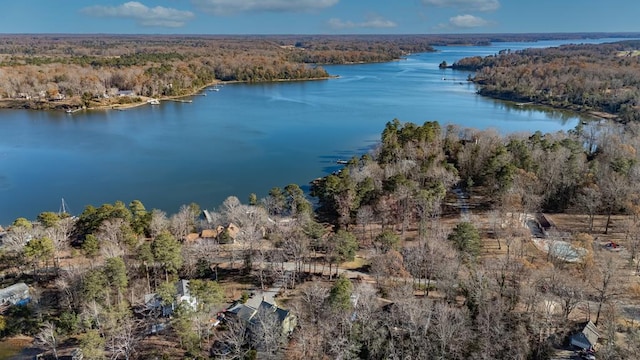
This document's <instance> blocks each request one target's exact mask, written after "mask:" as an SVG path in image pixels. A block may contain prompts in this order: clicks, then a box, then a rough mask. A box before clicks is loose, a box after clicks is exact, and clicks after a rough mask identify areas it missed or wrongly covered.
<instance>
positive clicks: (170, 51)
mask: <svg viewBox="0 0 640 360" xmlns="http://www.w3.org/2000/svg"><path fill="white" fill-rule="evenodd" d="M636 35H638V34H511V35H510V34H480V35H469V34H465V35H348V36H325V35H280V36H205V35H200V36H196V35H182V36H179V35H172V36H165V35H162V36H157V35H153V36H152V35H2V36H0V98H32V99H34V98H38V99H59V98H60V97H61V96H62V95H64V96H65V97H67V98H70V97H73V98H76V99H78V98H80V97H81V96H82V97H84V98H85V99H89V98H91V96H94V97H96V96H101V95H103V94H109V93H112V94H113V93H114V92H115V91H117V90H132V91H134V92H135V93H136V95H142V96H150V97H156V96H175V95H184V94H188V93H191V92H193V91H194V90H196V89H198V88H201V87H202V86H205V85H207V84H209V83H212V82H214V81H217V80H220V81H246V82H264V81H275V80H297V79H311V78H324V77H328V76H329V74H328V73H327V72H326V71H325V70H324V69H323V68H322V67H320V66H318V64H347V63H370V62H382V61H391V60H394V59H399V58H401V57H403V56H406V55H407V54H410V53H415V52H425V51H433V50H434V49H433V48H432V45H449V44H451V45H461V44H463V45H482V44H489V43H491V42H493V41H535V40H540V39H567V38H586V37H602V36H609V37H612V36H620V37H625V36H627V37H628V36H636Z"/></svg>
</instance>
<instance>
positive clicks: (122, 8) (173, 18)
mask: <svg viewBox="0 0 640 360" xmlns="http://www.w3.org/2000/svg"><path fill="white" fill-rule="evenodd" d="M81 11H82V12H83V13H85V14H87V15H91V16H96V17H120V18H130V19H135V20H136V21H137V22H138V24H140V25H142V26H161V27H172V28H176V27H181V26H184V24H185V23H186V22H187V21H189V20H191V19H192V18H193V17H194V16H195V15H194V14H193V13H192V12H191V11H183V10H177V9H172V8H166V7H162V6H156V7H153V8H150V7H148V6H146V5H144V4H142V3H139V2H137V1H130V2H127V3H124V4H122V5H118V6H101V5H95V6H90V7H86V8H84V9H82V10H81Z"/></svg>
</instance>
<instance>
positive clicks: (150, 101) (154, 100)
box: [147, 99, 160, 105]
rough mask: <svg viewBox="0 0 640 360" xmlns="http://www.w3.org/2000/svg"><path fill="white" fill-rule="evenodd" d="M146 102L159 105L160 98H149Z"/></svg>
mask: <svg viewBox="0 0 640 360" xmlns="http://www.w3.org/2000/svg"><path fill="white" fill-rule="evenodd" d="M147 103H149V104H151V105H160V100H158V99H150V100H147Z"/></svg>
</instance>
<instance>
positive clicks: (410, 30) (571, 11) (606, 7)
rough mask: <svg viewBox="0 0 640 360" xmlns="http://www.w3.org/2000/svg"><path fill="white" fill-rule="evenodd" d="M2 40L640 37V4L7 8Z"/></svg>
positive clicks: (79, 2)
mask: <svg viewBox="0 0 640 360" xmlns="http://www.w3.org/2000/svg"><path fill="white" fill-rule="evenodd" d="M0 10H1V12H2V13H1V15H0V33H116V34H433V33H528V32H640V25H638V24H640V22H638V20H637V16H638V15H639V14H640V1H637V0H606V1H605V0H137V1H126V0H124V1H123V0H58V1H55V0H22V1H16V0H3V1H2V7H1V8H0Z"/></svg>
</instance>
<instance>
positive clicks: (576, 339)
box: [570, 320, 600, 350]
mask: <svg viewBox="0 0 640 360" xmlns="http://www.w3.org/2000/svg"><path fill="white" fill-rule="evenodd" d="M598 338H600V333H599V332H598V328H597V327H596V325H595V324H594V323H592V322H591V320H589V321H588V322H587V323H586V325H585V326H584V328H582V331H580V332H578V333H575V334H573V335H571V339H570V341H571V345H572V346H575V347H577V348H580V349H583V350H590V349H593V348H594V347H595V346H596V344H597V343H598Z"/></svg>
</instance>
